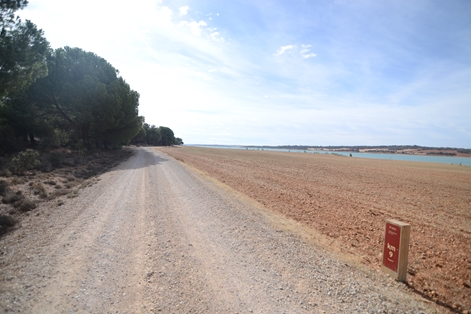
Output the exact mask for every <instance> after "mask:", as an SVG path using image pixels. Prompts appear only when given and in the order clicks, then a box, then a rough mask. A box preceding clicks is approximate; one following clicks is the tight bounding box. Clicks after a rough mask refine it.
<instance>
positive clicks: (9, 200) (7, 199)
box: [2, 191, 24, 207]
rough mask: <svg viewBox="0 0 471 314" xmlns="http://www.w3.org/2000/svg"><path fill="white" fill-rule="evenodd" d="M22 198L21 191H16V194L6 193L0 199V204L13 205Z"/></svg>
mask: <svg viewBox="0 0 471 314" xmlns="http://www.w3.org/2000/svg"><path fill="white" fill-rule="evenodd" d="M23 198H24V196H23V194H22V193H21V191H18V192H16V193H7V194H6V195H5V196H4V197H3V198H2V203H4V204H15V203H16V202H18V201H20V200H21V199H23ZM15 207H16V206H15Z"/></svg>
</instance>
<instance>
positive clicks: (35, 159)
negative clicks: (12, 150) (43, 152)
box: [11, 149, 41, 173]
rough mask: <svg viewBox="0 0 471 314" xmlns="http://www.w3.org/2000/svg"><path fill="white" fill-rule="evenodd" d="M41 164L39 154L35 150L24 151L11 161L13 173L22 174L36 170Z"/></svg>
mask: <svg viewBox="0 0 471 314" xmlns="http://www.w3.org/2000/svg"><path fill="white" fill-rule="evenodd" d="M40 163H41V162H40V161H39V153H38V152H37V151H35V150H34V149H27V150H25V151H22V152H20V153H18V155H16V157H13V159H12V160H11V165H12V168H13V171H14V172H16V173H22V172H23V171H25V170H31V169H34V168H36V167H37V166H39V164H40Z"/></svg>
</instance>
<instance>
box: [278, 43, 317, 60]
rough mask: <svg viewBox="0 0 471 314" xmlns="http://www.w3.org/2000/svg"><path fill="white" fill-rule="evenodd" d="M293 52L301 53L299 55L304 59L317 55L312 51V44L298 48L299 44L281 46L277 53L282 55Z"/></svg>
mask: <svg viewBox="0 0 471 314" xmlns="http://www.w3.org/2000/svg"><path fill="white" fill-rule="evenodd" d="M293 52H297V53H299V55H300V56H301V57H302V58H304V59H309V58H313V57H316V56H317V55H316V54H315V53H311V45H301V48H298V46H297V45H288V46H281V48H280V49H278V50H277V52H276V54H275V55H276V56H281V55H283V54H285V53H293Z"/></svg>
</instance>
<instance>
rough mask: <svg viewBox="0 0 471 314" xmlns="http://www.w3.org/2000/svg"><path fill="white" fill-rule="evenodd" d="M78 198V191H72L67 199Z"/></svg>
mask: <svg viewBox="0 0 471 314" xmlns="http://www.w3.org/2000/svg"><path fill="white" fill-rule="evenodd" d="M77 196H78V192H77V191H72V192H70V193H69V194H67V198H74V197H77Z"/></svg>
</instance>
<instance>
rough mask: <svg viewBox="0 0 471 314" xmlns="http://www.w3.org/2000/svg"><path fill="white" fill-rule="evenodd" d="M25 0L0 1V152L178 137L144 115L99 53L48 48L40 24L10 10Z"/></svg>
mask: <svg viewBox="0 0 471 314" xmlns="http://www.w3.org/2000/svg"><path fill="white" fill-rule="evenodd" d="M27 3H28V2H27V1H26V0H2V1H1V2H0V10H1V11H0V30H1V32H0V153H10V152H15V151H20V150H24V149H25V148H41V149H49V148H58V147H68V148H72V149H78V150H89V149H95V148H98V149H101V148H119V147H120V146H121V145H124V144H129V143H135V144H147V145H174V144H182V143H183V142H182V140H181V139H176V138H175V137H174V134H173V131H172V130H171V129H169V128H167V127H159V128H157V127H155V126H149V125H148V124H146V123H144V117H142V116H139V114H138V107H139V93H138V92H136V91H134V90H132V89H131V87H130V86H129V84H127V83H126V81H125V80H124V79H123V78H122V77H121V76H119V72H118V70H117V69H115V68H114V67H113V66H112V65H111V64H110V63H108V62H107V61H106V60H105V59H103V58H101V57H99V56H97V55H96V54H94V53H92V52H86V51H83V50H82V49H80V48H70V47H64V48H59V49H56V50H53V49H51V48H50V45H49V42H48V41H47V40H46V38H45V37H44V33H43V31H42V30H39V29H37V27H36V25H34V24H33V23H31V22H30V21H26V22H23V21H21V20H20V19H19V18H18V17H17V16H16V11H17V10H19V9H22V8H24V7H25V6H26V5H27Z"/></svg>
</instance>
